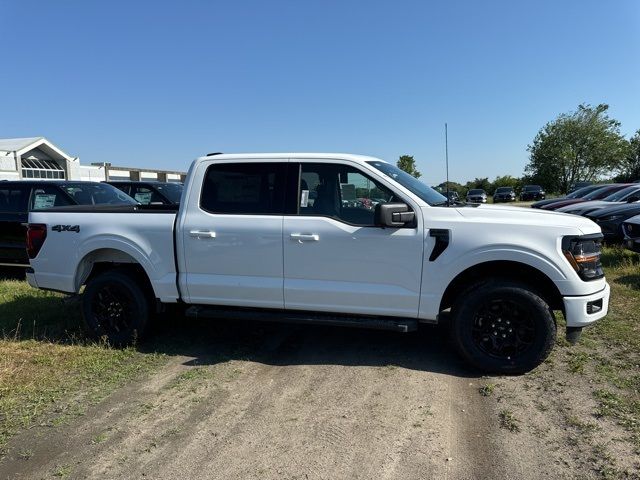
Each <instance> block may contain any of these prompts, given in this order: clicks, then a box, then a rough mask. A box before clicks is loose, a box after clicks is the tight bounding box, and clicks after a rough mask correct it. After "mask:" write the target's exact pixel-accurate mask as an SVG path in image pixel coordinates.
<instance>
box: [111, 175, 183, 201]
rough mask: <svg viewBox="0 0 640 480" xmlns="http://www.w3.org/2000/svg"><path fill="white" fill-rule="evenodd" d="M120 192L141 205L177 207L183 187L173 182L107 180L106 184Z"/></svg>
mask: <svg viewBox="0 0 640 480" xmlns="http://www.w3.org/2000/svg"><path fill="white" fill-rule="evenodd" d="M106 183H108V184H110V185H113V186H114V187H116V188H118V189H120V190H122V191H123V192H124V193H126V194H127V195H129V196H130V197H132V198H133V199H135V200H136V201H137V202H139V203H140V204H142V205H178V204H179V203H180V196H181V195H182V189H183V188H184V186H183V185H182V184H181V183H175V182H134V181H127V180H109V181H108V182H106Z"/></svg>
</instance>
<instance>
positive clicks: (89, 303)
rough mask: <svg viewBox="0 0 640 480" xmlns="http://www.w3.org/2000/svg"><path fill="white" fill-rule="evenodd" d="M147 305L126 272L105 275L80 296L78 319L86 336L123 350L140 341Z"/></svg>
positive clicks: (144, 324) (145, 321) (145, 319)
mask: <svg viewBox="0 0 640 480" xmlns="http://www.w3.org/2000/svg"><path fill="white" fill-rule="evenodd" d="M149 310H150V309H149V301H148V299H147V297H146V295H145V294H144V291H143V290H142V289H141V288H140V286H139V284H138V282H136V281H135V279H133V278H132V277H131V275H129V274H128V273H126V272H122V271H117V270H116V271H108V272H105V273H102V274H100V275H98V276H97V277H95V278H93V279H92V280H90V281H89V283H88V284H87V286H86V287H85V290H84V294H83V296H82V316H83V318H84V321H85V324H86V326H87V328H88V329H89V333H90V334H91V335H92V336H93V337H95V338H98V339H106V340H107V341H108V342H109V343H110V344H111V345H116V346H123V345H129V344H131V343H134V342H135V341H136V340H137V339H138V338H140V337H142V335H143V334H144V331H145V328H146V326H147V323H148V321H149Z"/></svg>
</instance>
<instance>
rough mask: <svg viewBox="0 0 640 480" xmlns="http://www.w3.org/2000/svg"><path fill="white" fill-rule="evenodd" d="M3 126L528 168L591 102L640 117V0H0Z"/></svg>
mask: <svg viewBox="0 0 640 480" xmlns="http://www.w3.org/2000/svg"><path fill="white" fill-rule="evenodd" d="M0 19H2V20H3V21H2V24H3V25H4V28H3V34H2V40H1V41H0V58H1V59H2V62H3V68H2V70H1V73H0V101H1V102H2V111H3V113H2V115H0V138H5V137H22V136H46V137H47V138H49V139H50V140H52V141H53V142H54V143H56V144H57V145H59V146H60V147H61V148H63V149H64V150H65V151H67V152H68V153H70V154H72V155H77V156H80V158H81V161H82V162H83V163H90V162H103V161H107V162H111V163H113V164H114V165H129V166H140V167H157V168H167V169H186V168H187V167H188V165H189V163H190V161H191V160H192V159H193V158H195V157H197V156H199V155H202V154H205V153H207V152H212V151H223V152H229V153H231V152H245V151H251V152H254V151H329V152H349V153H362V154H370V155H374V156H378V157H381V158H384V159H386V160H393V161H395V160H396V159H397V157H398V156H399V155H402V154H411V155H414V156H415V158H416V160H417V162H418V167H419V169H420V170H421V171H422V172H423V177H424V179H425V180H426V181H427V182H428V183H430V184H433V183H439V182H440V181H442V180H443V179H444V122H448V124H449V158H450V165H451V166H450V177H451V179H452V180H457V181H465V180H467V179H471V178H474V177H484V176H488V177H490V178H493V177H495V176H496V175H502V174H511V175H520V174H521V173H522V170H523V167H524V165H525V164H526V162H527V156H528V154H527V152H526V147H527V144H528V143H530V142H531V140H532V139H533V137H534V136H535V134H536V132H537V131H538V129H539V128H540V127H541V126H542V125H544V123H546V122H547V121H550V120H552V119H553V118H554V117H555V116H556V115H557V114H559V113H561V112H566V111H570V110H573V109H575V108H576V106H577V105H578V104H580V103H582V102H587V103H592V104H597V103H608V104H609V105H610V107H611V108H610V113H611V115H612V116H613V117H615V118H617V119H618V120H620V121H621V122H622V131H623V133H624V134H626V135H630V134H632V133H633V132H634V131H635V130H637V129H639V128H640V61H639V59H640V2H638V1H636V0H626V1H625V0H612V1H607V2H604V1H601V0H598V1H595V0H593V1H591V0H573V1H571V0H568V1H557V0H556V1H548V0H536V1H528V2H526V1H513V0H510V1H491V0H487V1H482V2H479V1H472V0H469V1H455V0H452V1H446V2H443V1H438V2H435V1H433V2H432V1H416V2H411V1H387V2H376V1H359V2H356V1H327V0H324V1H276V0H270V1H253V2H252V1H241V0H235V1H227V2H213V1H187V0H182V1H179V2H178V1H176V2H164V1H155V2H144V1H135V2H134V1H127V2H119V1H106V2H92V1H72V0H60V1H56V2H52V1H43V2H33V1H30V0H14V1H9V0H0Z"/></svg>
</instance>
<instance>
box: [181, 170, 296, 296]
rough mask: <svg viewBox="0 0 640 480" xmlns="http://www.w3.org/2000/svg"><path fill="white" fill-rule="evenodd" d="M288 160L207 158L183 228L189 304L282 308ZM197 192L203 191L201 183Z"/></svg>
mask: <svg viewBox="0 0 640 480" xmlns="http://www.w3.org/2000/svg"><path fill="white" fill-rule="evenodd" d="M286 170H287V160H286V159H283V160H280V161H261V162H259V163H258V162H256V163H251V162H250V161H249V160H246V161H242V162H237V161H233V162H230V161H221V162H216V163H214V162H211V163H203V164H201V165H200V166H199V167H198V169H197V170H196V171H195V172H194V179H193V183H192V185H194V186H196V185H201V189H200V192H199V195H198V194H195V195H194V194H191V195H189V197H188V200H187V204H186V205H183V206H182V207H181V208H183V209H184V214H183V218H182V220H181V223H180V225H179V234H180V235H181V236H182V242H179V246H180V247H181V248H182V265H181V266H180V268H181V271H182V272H183V273H182V277H181V278H182V281H181V286H183V290H184V291H183V292H182V293H183V296H184V297H185V298H186V301H187V302H188V303H192V304H210V305H236V306H247V307H266V308H283V307H284V298H283V256H282V221H283V214H284V211H285V200H284V196H285V185H286ZM193 190H194V193H195V191H196V190H198V189H197V188H194V189H193Z"/></svg>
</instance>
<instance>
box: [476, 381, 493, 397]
mask: <svg viewBox="0 0 640 480" xmlns="http://www.w3.org/2000/svg"><path fill="white" fill-rule="evenodd" d="M495 388H496V385H495V383H485V384H484V385H483V386H481V387H480V388H479V389H478V393H480V395H482V396H483V397H490V396H491V395H493V391H494V390H495Z"/></svg>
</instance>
